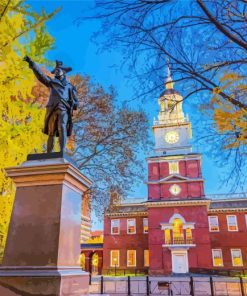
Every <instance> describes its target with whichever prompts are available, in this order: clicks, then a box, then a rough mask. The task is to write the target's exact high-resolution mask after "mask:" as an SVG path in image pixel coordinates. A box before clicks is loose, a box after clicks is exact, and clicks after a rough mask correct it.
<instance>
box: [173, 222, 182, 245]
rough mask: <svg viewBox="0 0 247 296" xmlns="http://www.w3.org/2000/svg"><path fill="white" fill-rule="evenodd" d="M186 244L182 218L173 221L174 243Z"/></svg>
mask: <svg viewBox="0 0 247 296" xmlns="http://www.w3.org/2000/svg"><path fill="white" fill-rule="evenodd" d="M183 242H184V234H183V221H182V220H181V219H180V218H175V219H174V220H173V243H174V244H181V243H183Z"/></svg>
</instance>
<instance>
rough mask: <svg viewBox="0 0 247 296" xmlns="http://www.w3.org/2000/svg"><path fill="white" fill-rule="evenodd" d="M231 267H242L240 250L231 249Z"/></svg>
mask: <svg viewBox="0 0 247 296" xmlns="http://www.w3.org/2000/svg"><path fill="white" fill-rule="evenodd" d="M231 254H232V265H233V266H243V260H242V253H241V250H240V249H231Z"/></svg>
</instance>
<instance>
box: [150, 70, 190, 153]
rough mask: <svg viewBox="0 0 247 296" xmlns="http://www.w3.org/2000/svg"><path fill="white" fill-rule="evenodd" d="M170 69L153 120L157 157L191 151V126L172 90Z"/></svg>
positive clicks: (175, 93)
mask: <svg viewBox="0 0 247 296" xmlns="http://www.w3.org/2000/svg"><path fill="white" fill-rule="evenodd" d="M173 85H174V83H173V81H172V79H171V74H170V69H169V67H168V75H167V80H166V83H165V87H166V89H165V91H164V92H163V93H162V94H161V95H160V97H159V100H158V103H159V106H160V111H159V115H158V120H156V119H155V120H154V125H153V132H154V138H155V147H154V150H155V152H156V154H157V155H162V154H163V155H174V154H181V153H190V152H191V151H192V148H191V144H190V139H191V137H192V132H191V124H190V122H189V118H188V116H185V115H184V113H183V109H182V104H183V98H182V96H181V95H180V94H179V92H178V91H176V90H175V89H174V88H173Z"/></svg>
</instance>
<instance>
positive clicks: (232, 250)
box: [231, 249, 244, 266]
mask: <svg viewBox="0 0 247 296" xmlns="http://www.w3.org/2000/svg"><path fill="white" fill-rule="evenodd" d="M234 251H239V253H240V256H241V257H240V258H241V263H242V264H241V265H235V264H234V261H233V256H232V253H233V252H234ZM231 257H232V266H243V265H244V264H243V256H242V251H241V249H231Z"/></svg>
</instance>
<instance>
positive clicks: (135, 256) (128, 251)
mask: <svg viewBox="0 0 247 296" xmlns="http://www.w3.org/2000/svg"><path fill="white" fill-rule="evenodd" d="M130 251H134V254H135V265H129V252H130ZM127 267H136V250H127Z"/></svg>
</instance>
